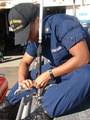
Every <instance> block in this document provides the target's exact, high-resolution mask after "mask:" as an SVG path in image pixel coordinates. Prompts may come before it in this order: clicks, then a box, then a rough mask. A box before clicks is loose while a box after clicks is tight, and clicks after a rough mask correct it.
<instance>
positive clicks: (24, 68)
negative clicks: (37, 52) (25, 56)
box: [18, 62, 29, 82]
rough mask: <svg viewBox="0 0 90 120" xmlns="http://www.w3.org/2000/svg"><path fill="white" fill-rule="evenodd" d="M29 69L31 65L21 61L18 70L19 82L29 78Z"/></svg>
mask: <svg viewBox="0 0 90 120" xmlns="http://www.w3.org/2000/svg"><path fill="white" fill-rule="evenodd" d="M28 70H29V66H28V65H27V64H26V63H24V62H21V63H20V66H19V70H18V81H19V82H21V81H23V80H25V79H26V78H27V74H28Z"/></svg>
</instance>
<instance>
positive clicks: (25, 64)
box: [18, 53, 34, 82]
mask: <svg viewBox="0 0 90 120" xmlns="http://www.w3.org/2000/svg"><path fill="white" fill-rule="evenodd" d="M33 59H34V58H33V57H32V56H30V55H29V54H28V53H25V54H24V56H23V58H22V60H21V63H20V65H19V69H18V82H22V81H25V79H26V78H27V75H28V71H29V67H30V64H31V63H32V61H33Z"/></svg>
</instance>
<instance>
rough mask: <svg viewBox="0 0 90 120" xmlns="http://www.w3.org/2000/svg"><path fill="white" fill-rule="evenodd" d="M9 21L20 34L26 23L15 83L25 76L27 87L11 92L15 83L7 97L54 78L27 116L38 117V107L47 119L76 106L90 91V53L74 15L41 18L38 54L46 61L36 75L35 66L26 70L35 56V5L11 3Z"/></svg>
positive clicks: (18, 97) (15, 97)
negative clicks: (40, 71)
mask: <svg viewBox="0 0 90 120" xmlns="http://www.w3.org/2000/svg"><path fill="white" fill-rule="evenodd" d="M9 23H10V26H11V27H12V28H13V30H14V31H15V34H18V35H20V37H21V35H23V33H22V32H23V30H25V29H26V27H28V26H29V28H30V29H29V34H28V36H27V37H28V45H27V48H26V52H25V54H24V56H23V58H22V60H21V63H20V66H19V71H18V83H19V84H20V85H21V86H23V84H24V83H25V81H26V80H27V78H29V79H30V84H29V88H30V90H28V91H25V92H23V93H21V94H20V95H14V92H15V91H16V89H17V87H18V85H17V84H16V85H15V86H14V87H13V89H12V90H11V92H10V94H9V95H8V96H7V99H8V100H9V101H10V102H11V103H13V104H15V103H16V102H18V101H20V100H21V98H22V96H25V95H27V94H30V92H31V91H32V90H33V88H36V89H40V88H45V87H46V86H47V85H48V84H49V82H51V81H52V80H54V84H52V85H48V87H47V89H46V91H45V92H44V94H43V96H42V99H41V107H39V108H38V109H37V110H36V111H35V112H34V113H32V114H31V115H30V116H29V117H30V119H31V120H33V119H34V120H38V118H37V117H36V116H37V114H38V115H40V116H41V111H42V113H43V115H45V116H47V118H46V120H48V119H51V118H54V117H59V116H61V115H63V114H65V113H67V112H68V111H70V110H72V109H74V108H75V107H76V106H78V105H79V104H80V103H81V102H82V101H83V100H84V99H85V98H86V97H87V96H88V94H89V92H90V64H89V61H90V56H89V50H88V47H87V42H86V39H87V36H86V33H85V31H84V29H83V28H82V26H81V25H80V23H79V21H78V20H77V18H75V17H74V16H70V15H66V14H54V15H48V16H45V17H44V18H43V33H42V36H43V41H42V55H43V56H44V57H46V58H47V59H48V60H49V62H48V64H45V65H44V66H42V73H41V74H40V75H39V76H37V75H36V74H37V70H34V71H33V72H29V67H30V65H31V63H32V61H33V60H34V59H35V58H36V57H37V48H38V39H39V38H38V36H39V6H38V5H34V4H32V3H22V4H18V5H16V6H14V7H13V8H12V9H11V10H10V13H9ZM33 80H34V81H33ZM40 116H39V120H40ZM41 117H42V116H41ZM41 119H43V118H41Z"/></svg>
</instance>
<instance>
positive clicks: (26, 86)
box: [19, 79, 33, 89]
mask: <svg viewBox="0 0 90 120" xmlns="http://www.w3.org/2000/svg"><path fill="white" fill-rule="evenodd" d="M19 85H20V87H21V88H22V89H32V87H33V82H32V80H30V79H27V80H24V81H22V82H20V83H19Z"/></svg>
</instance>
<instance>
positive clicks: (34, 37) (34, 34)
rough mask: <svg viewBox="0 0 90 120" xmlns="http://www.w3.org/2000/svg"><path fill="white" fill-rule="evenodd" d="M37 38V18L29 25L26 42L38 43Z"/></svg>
mask: <svg viewBox="0 0 90 120" xmlns="http://www.w3.org/2000/svg"><path fill="white" fill-rule="evenodd" d="M38 37H39V17H36V19H35V20H34V21H33V22H31V23H30V32H29V36H28V40H30V41H32V42H38Z"/></svg>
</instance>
